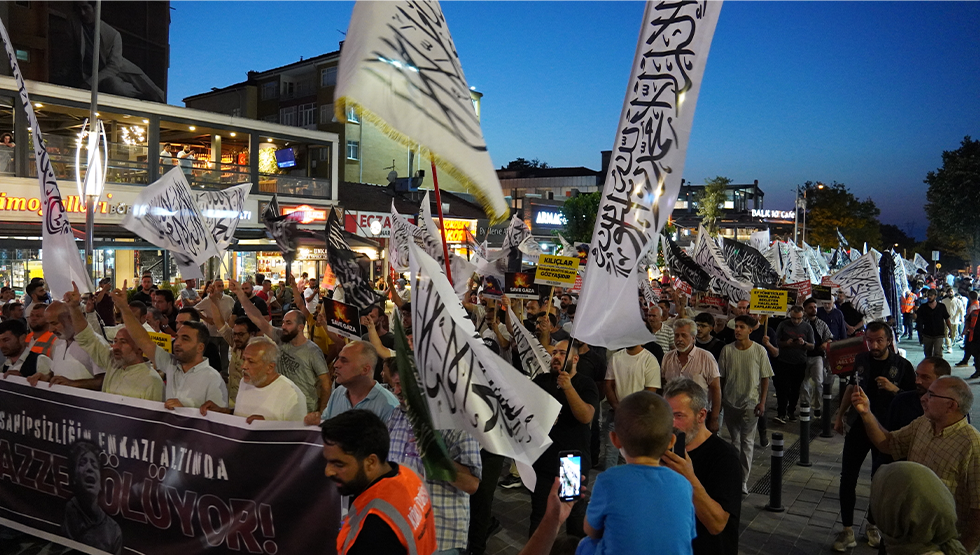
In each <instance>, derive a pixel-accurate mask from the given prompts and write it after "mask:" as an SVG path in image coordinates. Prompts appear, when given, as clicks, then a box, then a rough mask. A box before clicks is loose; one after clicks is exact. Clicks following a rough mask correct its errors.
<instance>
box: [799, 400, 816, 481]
mask: <svg viewBox="0 0 980 555" xmlns="http://www.w3.org/2000/svg"><path fill="white" fill-rule="evenodd" d="M796 464H798V465H800V466H813V463H811V462H810V405H808V404H806V403H803V404H802V405H800V460H799V461H798V462H797V463H796Z"/></svg>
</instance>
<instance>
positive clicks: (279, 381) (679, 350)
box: [0, 274, 980, 555]
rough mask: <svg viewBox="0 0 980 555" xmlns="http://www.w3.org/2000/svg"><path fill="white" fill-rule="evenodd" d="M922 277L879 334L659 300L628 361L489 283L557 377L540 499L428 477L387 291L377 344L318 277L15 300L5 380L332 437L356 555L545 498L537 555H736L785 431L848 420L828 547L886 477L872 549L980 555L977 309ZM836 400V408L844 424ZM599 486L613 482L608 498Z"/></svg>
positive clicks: (472, 452)
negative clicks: (840, 367)
mask: <svg viewBox="0 0 980 555" xmlns="http://www.w3.org/2000/svg"><path fill="white" fill-rule="evenodd" d="M923 277H924V278H925V279H924V280H923V282H917V281H913V282H912V283H911V286H912V287H911V292H910V293H909V294H908V295H906V296H905V297H904V298H903V299H902V305H901V306H902V310H901V312H902V317H901V318H889V319H887V320H886V321H872V320H871V319H870V318H867V317H866V316H865V315H864V314H862V312H861V310H860V309H859V308H858V307H857V306H855V304H854V303H852V302H851V299H849V298H848V296H847V294H846V293H844V292H839V293H838V294H837V295H836V299H834V300H828V301H818V300H816V299H813V298H806V299H800V304H798V305H794V306H792V307H790V308H789V310H788V311H787V314H786V315H785V317H765V316H761V317H759V316H757V315H753V314H751V311H750V303H749V302H748V301H744V300H743V301H740V302H738V303H734V304H733V305H732V306H730V307H729V314H725V315H721V314H717V313H711V312H698V311H695V310H692V308H691V307H690V306H689V304H690V302H689V299H688V298H687V296H685V295H684V294H683V293H681V292H679V291H677V290H675V289H672V288H671V287H670V285H669V283H664V284H658V286H659V288H660V290H661V291H662V298H661V300H659V302H656V303H648V302H647V301H646V300H644V298H643V297H642V296H641V297H640V298H639V302H640V304H641V308H642V310H643V311H644V315H645V319H646V326H647V328H648V330H649V331H650V333H651V335H652V337H653V341H651V342H649V343H647V344H644V345H634V346H632V347H628V348H624V349H620V350H615V351H611V350H610V351H607V350H606V349H604V348H602V347H600V346H593V345H587V344H585V343H582V342H580V341H577V340H574V339H573V338H572V337H571V332H572V330H573V324H574V320H575V319H576V318H588V317H589V315H588V314H576V308H577V304H576V303H577V299H576V296H575V295H574V294H573V293H571V292H570V291H565V290H561V289H551V288H544V289H543V290H542V294H541V295H540V297H539V298H538V299H531V300H517V299H509V298H507V296H506V295H504V296H502V297H501V298H499V299H494V298H489V297H487V296H485V295H483V292H482V290H481V289H480V287H479V286H478V283H479V282H478V281H476V280H471V281H470V282H469V284H470V291H469V292H468V293H467V294H465V295H464V296H463V303H462V304H463V307H464V309H465V310H466V311H467V314H468V315H469V317H470V318H471V320H472V323H473V325H474V328H475V330H476V332H477V333H478V334H479V335H480V337H481V338H483V341H484V343H485V344H486V345H487V347H488V348H490V349H491V350H492V351H494V352H495V353H497V354H498V355H499V356H501V357H502V358H503V359H504V360H505V361H507V362H509V363H511V364H512V365H514V366H515V367H517V368H518V369H521V368H522V367H523V364H524V362H526V361H522V358H521V356H520V355H519V353H518V350H517V348H516V345H517V341H516V339H515V335H516V334H517V333H518V332H519V330H516V329H515V323H520V325H521V326H523V328H524V329H525V330H527V332H528V333H529V335H531V336H532V338H531V340H534V341H537V342H539V343H540V344H541V346H542V347H543V348H544V350H545V351H547V352H548V353H549V355H550V366H549V367H548V368H547V370H546V371H543V372H540V373H538V374H537V375H535V376H534V377H533V378H532V381H533V382H534V384H536V385H537V386H538V387H540V388H541V389H543V390H544V391H546V392H547V393H548V394H550V395H551V396H552V397H554V398H555V399H556V400H557V401H558V402H559V403H560V404H561V412H560V414H559V416H558V418H557V420H556V421H555V423H554V425H553V426H552V428H551V430H550V434H549V435H550V438H551V440H552V444H551V446H550V447H549V448H548V449H547V450H546V451H545V452H544V453H543V454H542V455H541V456H540V457H539V458H538V460H537V461H536V462H535V464H534V465H533V467H532V468H531V469H525V470H524V471H525V472H526V473H528V472H531V473H533V479H531V480H527V478H528V476H527V475H525V477H524V478H525V479H522V478H521V476H520V475H519V471H518V467H517V464H516V463H515V462H514V461H510V460H507V459H505V458H504V457H502V456H500V455H497V454H494V453H491V452H489V451H487V450H485V449H481V447H480V445H479V443H477V441H476V440H475V439H474V438H473V437H471V436H470V435H468V434H467V433H466V432H462V431H459V430H440V434H441V435H442V438H443V440H444V442H445V445H446V447H447V450H448V453H449V455H450V458H451V459H452V463H453V465H454V466H455V470H456V473H455V476H456V477H455V479H454V480H453V481H444V480H437V479H428V478H427V477H426V469H425V465H424V464H423V461H422V456H421V454H420V451H421V449H419V448H418V446H417V444H416V439H415V437H414V433H415V432H414V428H413V426H412V424H411V422H410V418H409V413H408V409H407V405H406V401H405V395H404V393H403V390H402V387H401V382H400V379H399V371H398V369H397V367H396V366H395V362H394V355H395V337H394V334H393V333H392V331H391V328H392V326H391V325H390V322H391V319H393V318H399V319H400V322H401V324H402V327H403V328H404V329H405V331H406V335H407V338H408V340H409V344H411V339H412V308H411V289H410V288H408V287H406V282H405V280H403V279H397V280H395V279H393V278H392V277H391V276H389V277H388V278H387V279H379V281H378V282H377V283H376V284H375V287H376V288H377V289H378V290H380V291H382V292H383V293H384V294H385V295H387V296H388V298H389V299H390V301H391V302H390V303H384V304H378V305H377V306H373V307H370V308H369V309H368V310H366V311H363V312H362V317H361V324H362V325H363V327H364V329H365V331H366V333H365V334H364V336H363V337H362V339H361V340H350V339H345V338H342V337H340V336H338V335H336V334H335V333H333V331H332V330H331V329H330V328H329V326H328V323H327V315H326V314H325V313H324V306H325V304H323V303H321V299H322V298H324V297H330V298H334V299H337V300H342V299H343V290H342V289H341V288H340V287H337V288H335V289H333V290H326V289H322V288H321V287H320V284H319V282H318V281H317V280H316V278H315V277H314V278H312V279H311V278H309V277H308V276H307V275H306V274H303V275H302V276H301V277H300V278H298V279H296V280H292V279H289V281H288V283H280V284H278V285H277V286H275V287H273V285H272V283H271V282H270V281H269V280H267V279H265V277H264V276H262V275H261V274H258V275H256V276H254V278H255V279H254V280H245V281H242V282H241V283H239V282H237V281H235V280H230V279H229V280H220V279H219V280H214V281H212V282H208V283H207V284H205V285H204V286H203V287H201V288H200V289H198V288H197V287H196V283H195V282H194V281H193V280H188V281H187V282H186V287H185V288H184V289H182V290H180V292H179V294H177V295H175V294H174V292H173V291H172V290H170V289H167V288H163V287H160V288H157V287H156V286H155V285H154V283H153V280H152V278H151V277H150V276H149V275H144V276H143V277H142V279H141V281H140V283H139V284H138V285H137V286H136V287H134V288H133V289H132V290H127V289H126V288H125V286H124V287H123V288H122V289H114V288H112V287H111V284H110V282H109V281H108V280H103V281H102V282H100V284H99V287H98V289H97V290H96V291H95V292H94V293H86V294H84V295H82V294H79V292H78V291H77V290H75V291H71V292H68V293H66V294H65V295H64V296H63V298H61V299H56V300H52V299H50V295H49V294H48V292H47V290H46V287H45V284H44V283H43V281H42V280H35V281H33V282H32V283H31V285H29V286H28V287H27V294H26V295H25V297H24V298H23V299H13V298H12V296H13V295H12V291H11V290H9V288H4V290H3V291H2V292H0V299H2V302H3V305H2V307H3V321H2V322H0V352H2V354H3V357H4V359H5V360H4V362H3V370H2V371H3V376H4V377H5V378H6V377H7V376H10V375H20V376H23V377H25V378H27V380H28V381H29V382H30V383H31V384H32V385H35V386H39V387H40V386H43V385H42V382H44V383H47V384H59V385H65V386H71V387H79V388H84V389H91V390H98V391H103V392H106V393H112V394H116V395H123V396H128V397H133V398H139V399H146V400H152V401H158V402H161V403H163V404H164V407H166V408H167V409H173V408H176V407H193V408H198V409H199V410H200V412H201V414H207V413H208V412H209V411H215V412H222V413H228V414H233V415H236V416H239V417H242V418H243V419H245V422H246V423H248V424H250V423H251V422H253V421H254V420H256V419H265V420H279V421H295V422H297V423H298V424H302V423H305V424H306V425H319V426H320V427H321V435H322V439H323V443H324V458H325V460H326V469H325V472H326V475H327V477H328V478H330V479H331V480H333V481H334V483H335V484H336V485H337V487H338V489H339V491H340V493H341V494H343V495H346V496H348V497H347V498H346V501H345V502H347V503H348V506H347V516H346V517H345V519H344V522H343V525H342V528H341V530H340V533H339V536H338V538H337V549H338V552H339V553H345V554H347V553H350V554H357V553H446V554H464V553H469V554H474V555H481V554H483V553H484V552H485V551H486V549H487V542H488V539H489V538H490V537H491V536H492V535H493V534H495V533H497V531H498V530H499V529H500V523H499V522H498V521H497V519H496V518H495V517H494V516H493V503H494V497H495V493H496V491H497V489H498V488H507V489H516V488H524V484H525V483H531V482H533V484H534V487H533V490H529V491H528V494H529V496H530V504H531V515H530V519H529V522H528V534H529V539H528V541H527V543H526V545H525V546H524V548H523V550H522V554H526V555H530V554H545V553H645V552H655V553H678V554H686V553H693V554H698V555H700V554H730V555H735V554H736V553H738V550H739V518H740V513H741V505H742V500H743V498H744V496H745V495H746V494H748V492H749V489H750V487H751V486H752V484H753V483H754V480H757V479H758V478H759V476H758V473H756V475H753V473H752V461H753V452H754V450H755V449H756V448H757V447H760V448H767V447H768V446H769V445H770V434H769V428H770V427H772V428H773V429H782V428H784V427H786V426H790V425H793V423H795V422H796V421H797V420H798V418H799V416H800V413H799V408H800V407H801V406H802V405H803V404H807V405H809V406H810V407H812V408H813V413H814V416H820V415H821V411H831V413H832V419H833V422H834V427H835V429H837V430H838V431H839V432H840V433H844V434H845V440H844V448H843V453H842V456H841V458H840V461H841V462H840V464H841V470H840V472H841V480H840V495H839V499H840V515H841V516H840V518H841V525H842V529H841V531H840V533H839V534H838V536H837V538H836V541H835V542H834V543H833V545H832V546H829V547H832V548H833V549H834V550H837V551H846V550H847V549H849V548H852V547H854V546H855V545H856V543H857V540H856V533H855V522H854V514H855V505H856V497H857V482H858V479H859V475H860V472H861V467H862V465H863V463H864V461H865V459H866V457H867V456H868V454H869V453H870V454H871V456H872V468H873V470H872V475H873V481H872V488H871V491H872V495H871V507H870V508H869V510H868V513H867V525H866V527H865V536H866V538H867V541H868V543H869V544H870V545H872V546H876V547H879V549H881V550H893V551H894V552H895V553H922V554H925V553H934V552H942V553H947V554H950V553H955V554H959V553H972V552H973V551H974V550H976V548H977V546H978V544H980V433H978V432H977V430H976V429H975V428H974V427H972V426H971V425H970V424H969V422H968V419H967V415H968V414H969V412H970V409H971V406H972V401H973V396H972V393H971V390H970V388H969V386H968V385H967V383H966V382H965V381H964V380H962V379H960V378H957V377H953V376H951V375H950V374H951V367H950V364H949V363H948V362H946V361H945V360H944V359H943V358H942V356H943V354H944V352H950V349H951V348H952V346H953V343H954V342H956V341H960V340H962V341H963V347H964V353H965V355H964V359H963V360H962V361H960V365H966V364H967V363H968V362H969V359H970V358H971V357H974V359H975V364H976V365H977V366H978V368H980V362H976V360H977V358H976V357H977V355H980V330H976V331H977V333H976V334H975V333H974V331H975V328H976V327H977V325H978V320H980V303H978V302H977V295H976V293H975V292H973V291H972V283H969V282H968V281H966V280H964V279H960V280H953V281H952V282H951V283H946V282H945V280H936V279H933V278H931V277H926V276H923ZM939 297H941V298H942V299H941V300H939ZM508 312H509V313H510V314H508ZM859 336H863V338H864V342H865V344H866V345H867V352H864V353H861V354H859V355H858V356H857V358H856V360H855V362H854V365H853V368H852V369H850V370H849V371H848V372H845V373H843V374H837V375H834V374H831V372H830V367H829V365H828V364H827V353H828V346H829V345H830V344H831V343H833V342H835V341H841V340H845V339H848V338H853V337H859ZM161 338H163V339H161ZM909 339H912V342H909V341H908V340H909ZM916 339H918V341H919V343H920V344H921V345H922V347H921V348H923V349H924V351H925V355H926V358H925V360H923V361H922V362H921V363H920V364H919V365H918V366H917V367H915V368H913V366H912V364H911V363H910V362H909V361H908V360H906V358H904V357H903V356H902V355H901V354H900V353H901V352H902V350H901V349H900V347H902V348H905V349H910V348H919V347H917V346H916V345H915V343H914V341H915V340H916ZM900 340H904V341H903V342H902V343H899V341H900ZM972 377H973V378H976V377H980V370H978V373H975V374H974V375H973V376H972ZM824 383H830V384H831V385H832V392H833V398H834V401H833V402H832V403H830V404H829V406H828V405H827V404H826V403H825V402H824V400H823V395H822V387H823V384H824ZM773 396H775V400H776V403H775V412H774V413H772V412H771V408H770V403H769V402H768V401H769V400H770V399H771V398H772V397H773ZM722 431H723V433H720V432H722ZM723 437H724V439H723ZM567 452H574V453H577V454H578V455H579V456H580V457H581V461H582V473H581V474H582V480H583V484H582V490H583V492H584V493H583V495H582V496H581V497H580V498H579V499H577V500H572V501H562V500H561V499H560V498H559V495H558V486H559V479H558V478H559V456H560V454H562V453H567ZM902 461H904V462H902ZM589 470H594V471H597V472H598V474H597V475H596V476H597V477H596V478H595V480H594V482H591V483H590V479H589V474H590V473H589ZM593 474H594V473H593ZM594 475H595V474H594ZM858 524H860V523H858ZM562 525H564V530H562ZM858 528H860V527H858ZM910 547H911V549H909V548H910Z"/></svg>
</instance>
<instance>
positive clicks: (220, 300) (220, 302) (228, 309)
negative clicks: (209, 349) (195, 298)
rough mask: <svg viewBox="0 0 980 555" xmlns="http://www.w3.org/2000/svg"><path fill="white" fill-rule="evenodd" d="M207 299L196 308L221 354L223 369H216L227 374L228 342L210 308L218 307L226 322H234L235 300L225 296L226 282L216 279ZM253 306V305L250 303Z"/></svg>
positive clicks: (206, 293)
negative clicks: (217, 325) (216, 324)
mask: <svg viewBox="0 0 980 555" xmlns="http://www.w3.org/2000/svg"><path fill="white" fill-rule="evenodd" d="M204 294H205V295H207V297H206V298H205V299H204V300H203V301H201V302H199V303H197V305H195V306H194V308H196V309H197V310H198V311H199V312H200V313H201V318H202V319H203V320H204V322H205V323H207V325H208V333H209V334H210V336H211V342H212V343H214V344H216V345H217V346H218V351H219V352H220V353H221V366H222V367H221V368H216V370H218V371H220V372H226V371H227V370H228V362H227V361H228V349H229V346H228V342H227V341H225V340H224V339H223V338H222V337H221V334H219V333H218V328H217V327H216V326H215V323H214V320H213V319H212V318H211V310H210V309H209V308H208V307H209V306H210V305H211V304H212V303H213V304H216V305H217V306H218V309H219V310H220V311H221V317H222V318H224V320H225V322H232V321H233V320H232V318H231V313H232V311H233V309H234V308H235V299H234V297H232V296H230V295H225V282H224V281H222V280H220V279H216V280H214V282H212V283H211V290H210V291H205V292H204ZM249 304H251V303H249Z"/></svg>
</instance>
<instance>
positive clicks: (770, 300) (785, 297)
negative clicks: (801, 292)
mask: <svg viewBox="0 0 980 555" xmlns="http://www.w3.org/2000/svg"><path fill="white" fill-rule="evenodd" d="M788 301H789V292H788V291H777V290H775V289H753V290H752V300H751V301H750V304H749V311H750V312H752V313H753V314H765V315H768V316H785V315H786V308H787V306H786V305H787V303H788Z"/></svg>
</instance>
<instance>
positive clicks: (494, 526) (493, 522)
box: [487, 516, 500, 538]
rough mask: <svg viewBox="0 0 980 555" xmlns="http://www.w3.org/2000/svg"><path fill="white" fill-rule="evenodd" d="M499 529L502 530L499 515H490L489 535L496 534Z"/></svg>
mask: <svg viewBox="0 0 980 555" xmlns="http://www.w3.org/2000/svg"><path fill="white" fill-rule="evenodd" d="M499 531H500V521H499V520H497V517H495V516H492V517H490V527H489V528H487V537H488V538H489V537H490V536H492V535H494V534H496V533H497V532H499Z"/></svg>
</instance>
